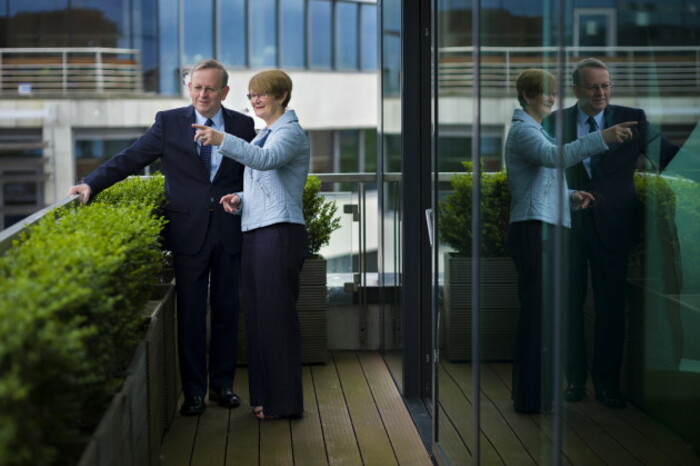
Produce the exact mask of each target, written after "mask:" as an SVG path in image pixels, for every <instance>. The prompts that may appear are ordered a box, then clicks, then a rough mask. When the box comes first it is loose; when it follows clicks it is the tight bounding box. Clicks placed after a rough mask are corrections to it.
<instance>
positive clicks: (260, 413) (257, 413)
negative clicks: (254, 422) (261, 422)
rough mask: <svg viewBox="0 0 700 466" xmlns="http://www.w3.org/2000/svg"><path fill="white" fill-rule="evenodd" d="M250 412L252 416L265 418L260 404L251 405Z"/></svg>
mask: <svg viewBox="0 0 700 466" xmlns="http://www.w3.org/2000/svg"><path fill="white" fill-rule="evenodd" d="M252 413H253V416H255V417H257V418H258V419H265V414H264V413H263V407H262V406H253V409H252Z"/></svg>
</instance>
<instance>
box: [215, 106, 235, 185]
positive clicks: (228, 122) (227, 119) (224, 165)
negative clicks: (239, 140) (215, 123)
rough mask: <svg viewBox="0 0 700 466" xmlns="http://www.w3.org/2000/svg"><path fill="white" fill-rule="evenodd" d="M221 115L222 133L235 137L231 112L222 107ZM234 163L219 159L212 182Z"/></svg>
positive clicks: (226, 159) (223, 158)
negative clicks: (219, 162) (222, 119)
mask: <svg viewBox="0 0 700 466" xmlns="http://www.w3.org/2000/svg"><path fill="white" fill-rule="evenodd" d="M221 114H222V116H223V117H224V132H226V133H229V134H233V135H234V136H236V122H235V118H234V117H233V114H232V112H230V111H229V110H227V109H225V108H224V107H221ZM236 163H237V162H235V161H234V160H233V159H231V158H229V157H221V165H219V169H218V170H217V172H216V175H215V176H214V181H216V180H217V179H218V178H219V177H220V176H223V174H224V173H226V171H227V170H230V169H231V167H232V166H234V164H236Z"/></svg>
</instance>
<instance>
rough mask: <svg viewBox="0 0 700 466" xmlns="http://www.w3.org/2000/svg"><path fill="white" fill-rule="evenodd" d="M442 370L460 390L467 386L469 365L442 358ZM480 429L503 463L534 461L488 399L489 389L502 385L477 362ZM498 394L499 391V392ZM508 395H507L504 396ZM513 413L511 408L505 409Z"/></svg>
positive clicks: (469, 374) (468, 385)
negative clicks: (478, 368) (479, 372)
mask: <svg viewBox="0 0 700 466" xmlns="http://www.w3.org/2000/svg"><path fill="white" fill-rule="evenodd" d="M444 364H445V370H446V371H447V372H448V373H449V374H450V375H451V376H452V378H453V379H454V380H455V382H456V383H457V385H458V386H459V388H460V390H461V391H462V392H466V391H467V387H470V386H471V383H472V381H471V370H469V369H470V368H471V365H469V364H454V363H449V362H446V363H444ZM481 368H482V371H481V372H482V376H481V393H482V396H481V430H482V432H483V433H484V435H485V436H486V437H487V438H488V439H489V440H490V441H491V443H493V445H494V448H495V449H496V451H497V452H498V453H499V455H500V456H501V458H502V459H503V461H505V463H506V464H523V465H525V464H535V461H534V459H533V457H532V456H531V454H530V453H529V451H528V450H527V448H525V445H524V444H523V443H522V441H521V440H520V438H519V437H518V436H517V435H516V434H515V432H513V430H512V428H511V427H510V425H509V424H508V422H506V420H505V418H504V417H503V415H502V414H501V411H500V410H499V408H498V407H497V406H496V405H495V404H494V402H493V400H492V399H491V395H492V393H491V392H492V391H493V390H497V389H499V388H504V387H503V384H502V382H501V381H500V379H495V378H493V377H491V378H489V377H488V376H489V375H490V374H489V373H490V368H488V366H487V365H486V364H484V365H482V366H481ZM501 398H502V395H501ZM508 398H509V397H508ZM505 411H506V412H509V413H513V411H512V409H505Z"/></svg>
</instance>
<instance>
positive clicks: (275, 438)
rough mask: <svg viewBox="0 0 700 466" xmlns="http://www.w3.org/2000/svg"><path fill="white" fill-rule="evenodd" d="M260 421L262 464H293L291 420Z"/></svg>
mask: <svg viewBox="0 0 700 466" xmlns="http://www.w3.org/2000/svg"><path fill="white" fill-rule="evenodd" d="M258 422H259V423H260V464H261V465H263V466H268V465H269V466H278V465H279V466H288V465H289V466H291V465H293V464H294V454H293V452H292V427H291V425H290V421H288V420H286V419H279V420H275V421H258Z"/></svg>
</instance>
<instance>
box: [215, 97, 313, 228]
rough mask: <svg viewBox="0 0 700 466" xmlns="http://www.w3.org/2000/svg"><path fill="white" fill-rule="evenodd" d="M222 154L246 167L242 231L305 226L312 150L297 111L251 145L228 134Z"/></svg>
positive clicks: (266, 129) (258, 137) (220, 147)
mask: <svg viewBox="0 0 700 466" xmlns="http://www.w3.org/2000/svg"><path fill="white" fill-rule="evenodd" d="M263 142H264V144H263V146H262V147H260V146H259V145H258V144H261V143H263ZM219 152H220V153H221V154H222V155H223V156H225V157H230V158H232V159H234V160H236V161H237V162H240V163H242V164H243V165H245V172H244V180H243V192H242V193H238V195H239V196H240V197H241V209H242V212H241V230H243V231H250V230H254V229H256V228H262V227H266V226H269V225H273V224H275V223H300V224H302V225H304V224H305V222H304V211H303V206H302V194H303V192H304V185H305V183H306V177H307V175H308V174H309V159H310V154H311V150H310V147H309V141H308V139H307V137H306V134H305V133H304V130H303V129H302V128H301V126H300V125H299V119H298V118H297V115H296V113H295V112H294V110H287V111H286V112H285V113H284V114H282V116H280V117H279V118H278V119H277V120H276V121H275V122H274V123H273V124H272V125H271V126H270V127H269V128H264V129H262V130H261V131H260V132H259V133H258V135H257V136H256V137H255V139H253V141H252V142H250V143H248V142H246V141H244V140H243V139H240V138H237V137H236V136H233V135H231V134H228V133H226V134H225V135H224V140H223V142H222V143H221V146H219Z"/></svg>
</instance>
